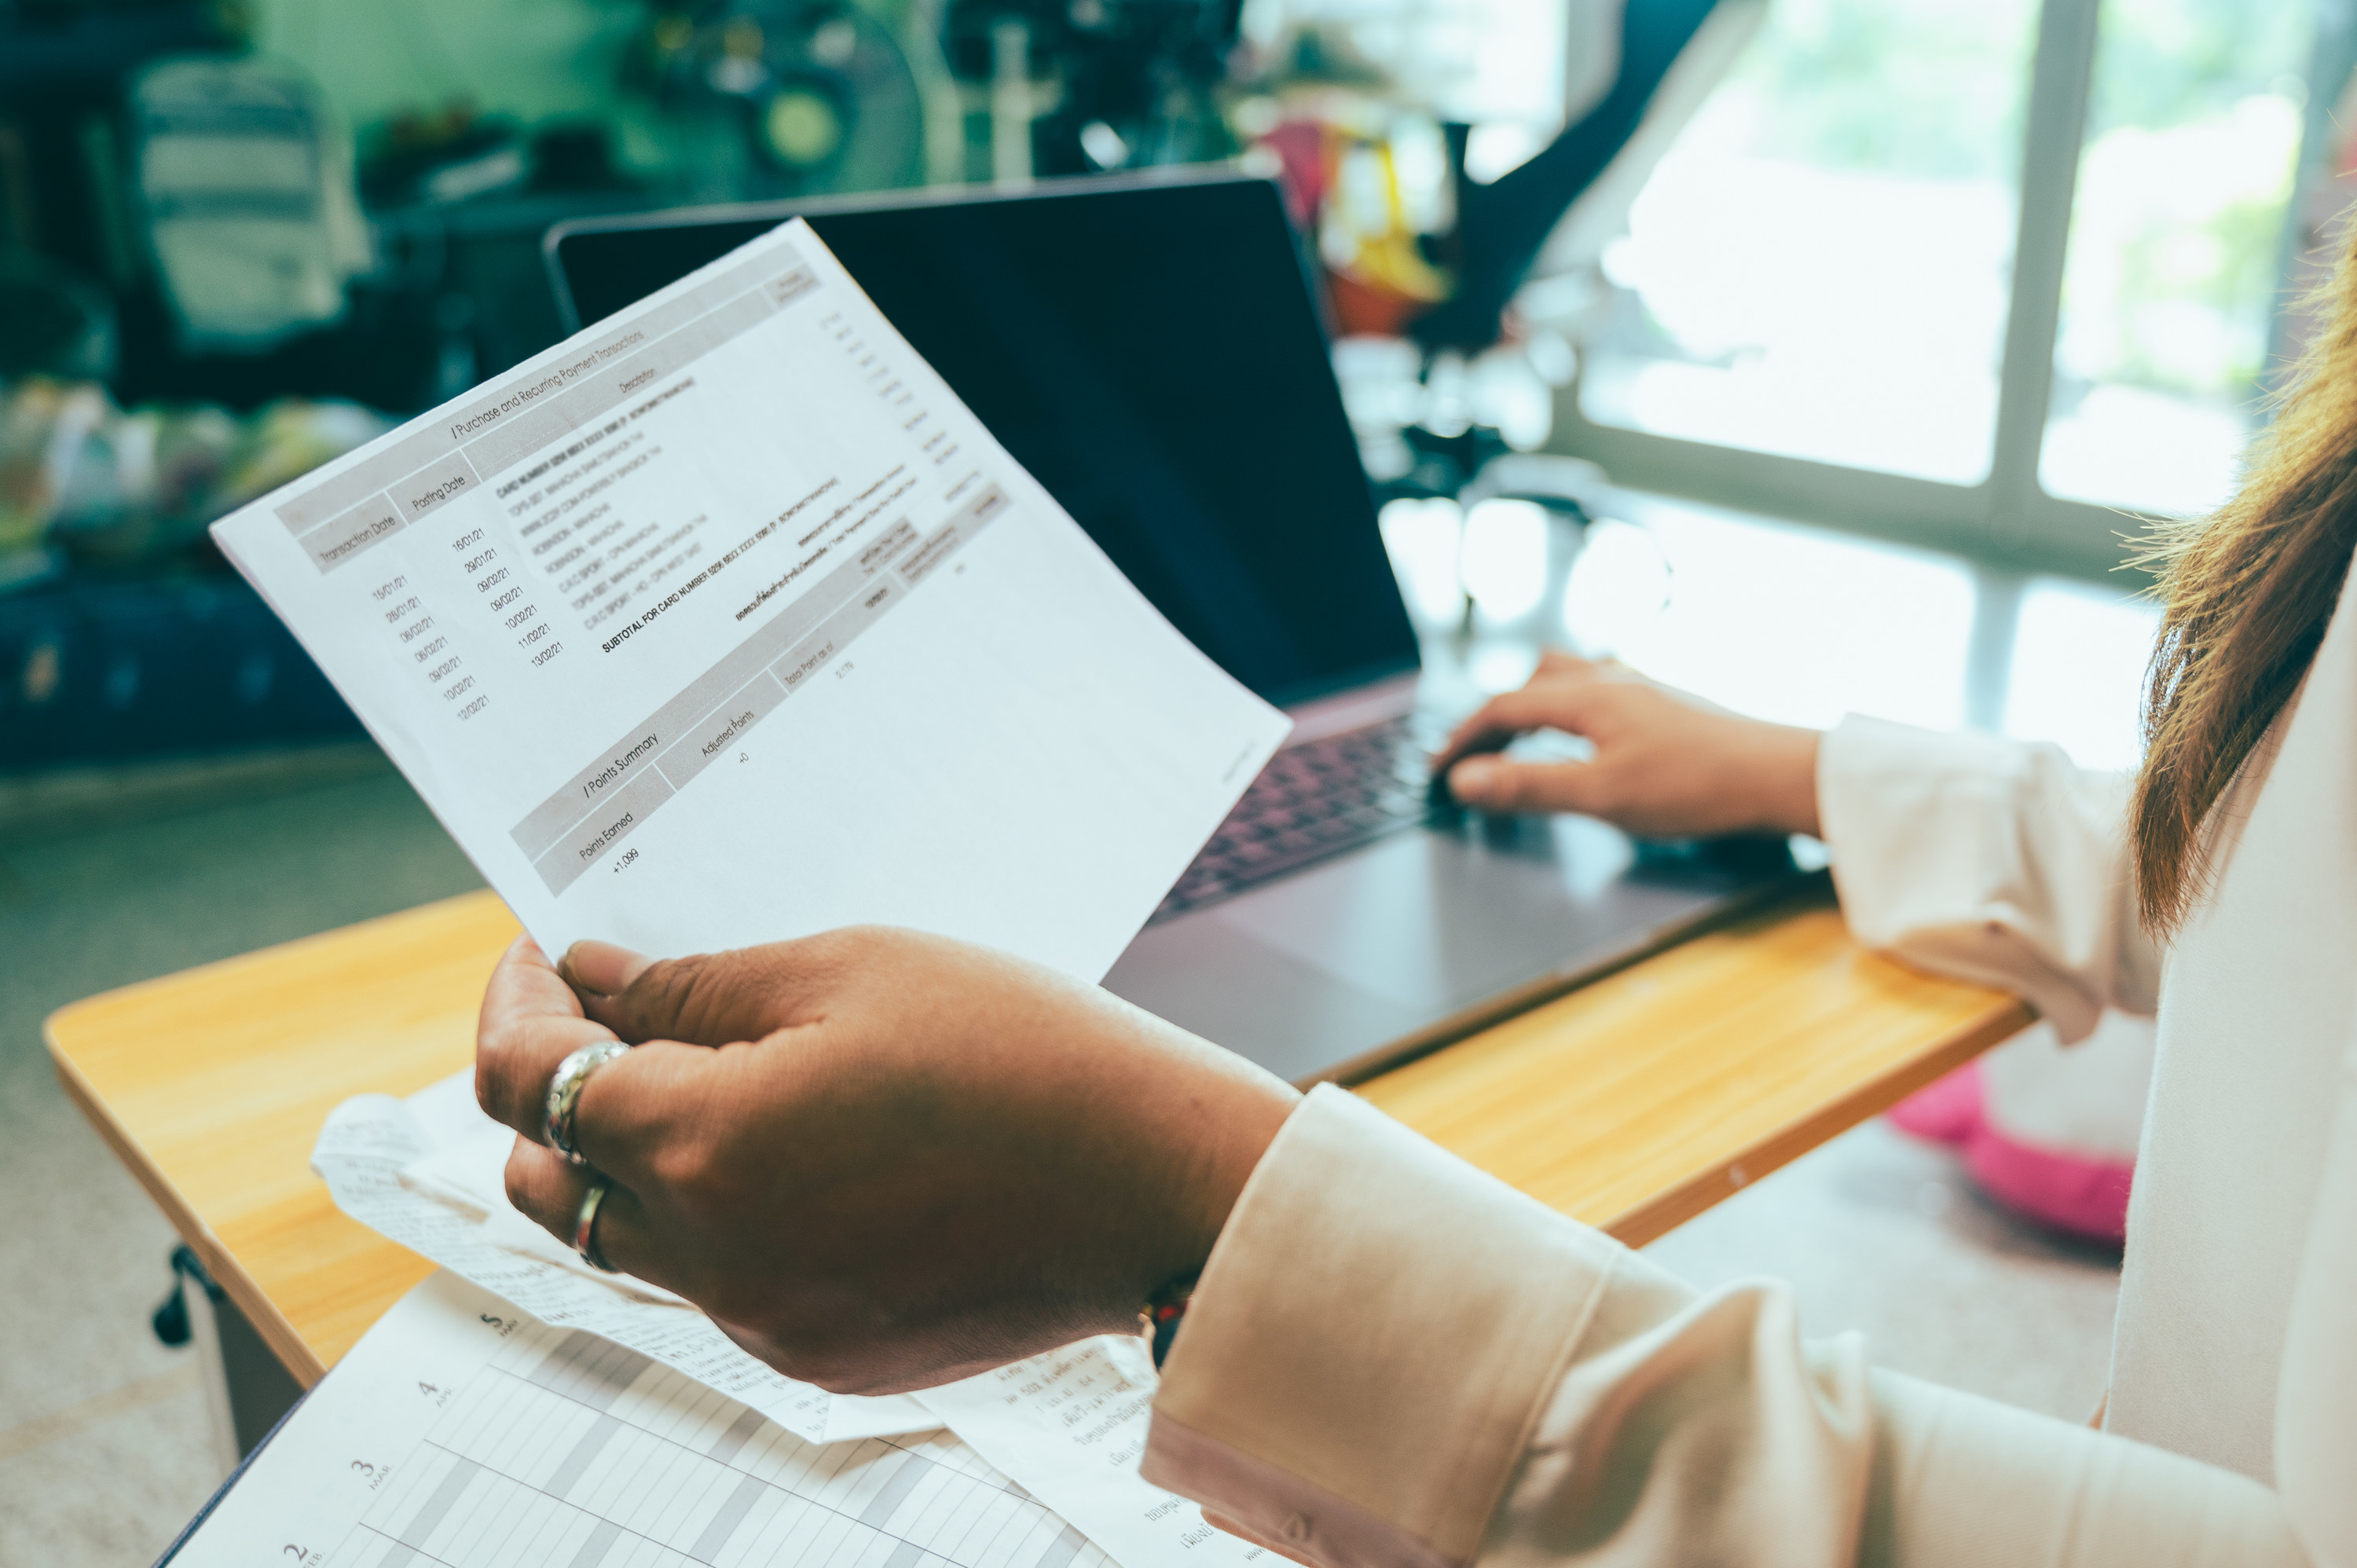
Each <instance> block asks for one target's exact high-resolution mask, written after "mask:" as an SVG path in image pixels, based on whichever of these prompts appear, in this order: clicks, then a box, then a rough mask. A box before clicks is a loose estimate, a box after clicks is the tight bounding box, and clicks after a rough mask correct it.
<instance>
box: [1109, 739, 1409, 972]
mask: <svg viewBox="0 0 2357 1568" xmlns="http://www.w3.org/2000/svg"><path fill="white" fill-rule="evenodd" d="M1429 725H1430V721H1429V720H1423V719H1419V718H1418V717H1417V716H1416V715H1414V714H1402V715H1401V716H1400V717H1398V718H1395V719H1388V720H1385V721H1384V722H1383V723H1382V724H1375V725H1367V726H1366V727H1365V728H1363V729H1354V730H1345V731H1343V732H1342V733H1341V734H1340V735H1330V736H1322V737H1320V738H1319V739H1317V740H1308V741H1303V742H1302V743H1301V744H1300V745H1298V746H1287V747H1286V748H1285V749H1284V750H1283V751H1280V752H1278V753H1277V754H1276V756H1275V757H1274V758H1272V759H1271V760H1270V762H1269V765H1268V766H1267V767H1266V768H1263V769H1261V774H1260V777H1259V778H1257V779H1254V780H1253V782H1252V788H1250V789H1246V790H1245V791H1244V797H1243V800H1239V801H1237V802H1236V809H1235V810H1234V811H1230V812H1229V813H1228V820H1227V821H1226V822H1222V823H1221V824H1220V831H1219V832H1215V833H1213V834H1212V835H1211V843H1207V844H1205V845H1204V846H1203V853H1202V854H1199V855H1197V856H1196V857H1195V863H1194V864H1193V865H1189V867H1188V868H1187V871H1186V874H1185V875H1182V876H1180V877H1179V885H1178V886H1175V887H1173V888H1171V890H1170V893H1169V896H1168V897H1166V898H1164V899H1163V900H1162V904H1161V907H1160V908H1157V909H1156V910H1155V911H1154V918H1153V919H1152V920H1149V921H1147V922H1146V923H1147V924H1148V925H1152V924H1154V923H1156V922H1157V921H1161V920H1167V919H1168V918H1171V917H1172V916H1173V915H1178V914H1183V913H1184V912H1186V911H1187V910H1189V909H1198V908H1202V907H1203V906H1204V905H1206V904H1216V903H1218V902H1219V901H1220V900H1221V899H1222V898H1229V897H1234V896H1235V895H1236V894H1238V893H1241V892H1243V890H1244V889H1245V888H1247V887H1251V886H1256V885H1257V884H1259V883H1263V882H1265V881H1267V880H1268V879H1269V878H1270V877H1272V876H1280V875H1284V874H1285V873H1286V872H1288V871H1293V870H1296V869H1297V868H1298V867H1300V866H1304V865H1308V864H1309V863H1310V862H1311V861H1314V860H1323V859H1325V858H1326V857H1327V856H1329V855H1335V854H1341V853H1342V852H1343V851H1344V850H1350V849H1356V848H1358V847H1359V846H1360V845H1361V844H1363V843H1369V842H1371V841H1372V840H1375V839H1379V838H1382V837H1383V836H1384V835H1385V834H1386V833H1394V832H1399V831H1400V830H1401V829H1402V828H1411V827H1414V826H1415V825H1416V824H1417V823H1418V822H1423V821H1424V819H1425V816H1426V781H1427V779H1429V777H1430V774H1431V769H1432V757H1431V751H1430V747H1431V746H1437V745H1438V743H1439V741H1440V738H1441V736H1440V733H1439V732H1438V731H1437V729H1432V728H1429V727H1428V726H1429ZM1427 743H1429V744H1427Z"/></svg>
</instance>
